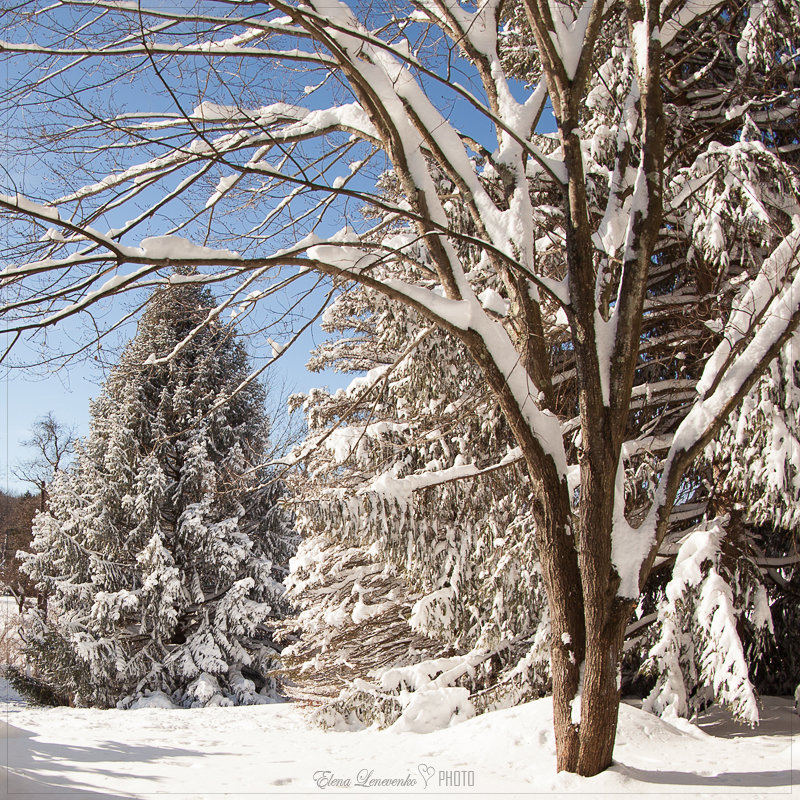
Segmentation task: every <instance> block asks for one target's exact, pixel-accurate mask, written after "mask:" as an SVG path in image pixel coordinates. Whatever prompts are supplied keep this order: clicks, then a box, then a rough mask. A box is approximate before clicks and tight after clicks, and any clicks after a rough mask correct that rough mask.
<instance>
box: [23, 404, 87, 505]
mask: <svg viewBox="0 0 800 800" xmlns="http://www.w3.org/2000/svg"><path fill="white" fill-rule="evenodd" d="M21 444H22V445H23V446H24V447H28V448H30V449H32V450H33V451H34V453H35V455H34V456H33V457H32V458H29V459H27V460H26V461H22V462H20V464H19V465H18V466H17V467H16V469H15V470H14V475H15V476H16V478H18V479H19V480H21V481H24V482H25V483H31V484H33V485H34V486H35V487H36V489H37V491H38V492H39V495H40V501H39V509H40V510H41V511H44V508H45V504H46V502H47V486H48V484H49V483H50V481H52V480H53V476H54V475H55V474H56V473H57V472H58V471H59V469H62V468H63V466H64V464H65V462H66V461H67V459H68V458H69V457H70V456H71V455H72V452H73V449H74V447H75V428H74V427H72V426H69V425H64V424H63V423H61V422H59V421H58V420H57V419H56V418H55V417H54V416H53V412H52V411H49V412H48V413H47V414H45V415H44V416H43V417H40V418H39V419H37V420H36V421H35V422H34V423H33V425H32V426H31V435H30V438H28V439H25V440H24V441H23V442H21Z"/></svg>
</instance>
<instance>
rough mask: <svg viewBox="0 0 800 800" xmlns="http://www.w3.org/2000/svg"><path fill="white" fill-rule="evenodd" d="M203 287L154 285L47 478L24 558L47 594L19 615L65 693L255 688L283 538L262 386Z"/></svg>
mask: <svg viewBox="0 0 800 800" xmlns="http://www.w3.org/2000/svg"><path fill="white" fill-rule="evenodd" d="M212 307H213V301H212V298H211V296H210V294H208V293H207V292H206V291H202V290H199V289H197V288H194V287H170V288H167V289H163V290H159V291H157V292H156V293H155V294H154V295H153V297H152V298H151V300H150V302H149V304H148V307H147V310H146V312H145V314H144V316H143V318H142V320H141V322H140V324H139V329H138V333H137V335H136V337H135V338H134V339H133V340H132V341H131V342H130V344H129V345H128V347H127V349H126V350H125V352H124V353H123V355H122V357H121V359H120V361H119V363H118V364H117V366H116V367H115V368H114V369H113V370H112V371H111V374H110V375H109V378H108V380H107V382H106V384H105V386H104V387H103V390H102V393H101V395H100V397H99V398H98V399H97V400H95V401H94V403H93V405H92V409H91V433H90V435H89V436H88V438H87V439H86V440H85V441H83V442H82V443H81V444H80V445H79V447H78V451H77V457H76V459H75V464H74V467H73V468H72V469H71V470H69V471H68V472H67V473H62V474H60V475H59V476H58V477H57V479H56V480H55V481H54V482H53V484H52V486H51V488H50V502H49V506H48V509H47V512H46V513H43V514H40V515H39V516H38V517H37V518H36V521H35V523H34V540H33V545H32V550H33V552H32V553H31V554H29V555H28V556H27V559H26V563H25V565H24V569H25V571H26V572H27V573H28V574H29V575H30V576H31V578H32V579H33V580H35V581H36V582H37V584H38V585H39V587H40V588H41V591H42V592H43V593H44V594H45V595H46V596H47V611H46V613H41V612H34V613H32V614H30V615H29V616H28V618H27V619H26V622H25V636H26V639H27V642H28V644H27V656H28V658H29V659H30V661H31V663H32V665H33V667H34V669H35V671H36V673H37V674H38V676H39V678H40V679H41V680H42V681H44V682H45V683H46V684H48V685H49V686H50V687H51V688H52V689H53V691H54V692H55V693H56V694H57V695H58V696H61V697H62V698H64V699H67V700H68V701H69V702H71V703H75V704H77V705H100V706H113V705H117V704H120V705H122V706H127V705H129V704H131V703H133V702H134V701H135V700H136V699H137V697H140V696H142V695H143V694H147V693H150V692H155V691H163V692H166V693H168V694H170V695H171V697H172V698H173V700H175V701H176V702H178V703H181V704H183V705H187V706H188V705H208V704H230V703H257V702H264V701H266V700H267V699H268V698H269V697H271V696H272V694H271V692H272V690H273V689H274V681H273V679H272V678H271V677H270V675H269V673H270V670H271V668H272V667H273V666H274V663H273V662H274V656H275V655H276V651H275V649H274V648H273V646H272V642H271V640H270V633H269V622H270V620H273V619H274V618H275V617H276V616H279V615H280V614H281V612H282V611H283V610H284V607H285V600H284V598H283V596H282V595H283V588H282V586H281V584H280V582H279V581H280V578H281V565H284V566H285V564H286V562H287V561H288V557H289V555H290V550H291V546H292V538H291V535H290V531H289V526H288V524H287V516H286V514H285V513H284V512H283V511H282V510H281V509H279V508H278V506H277V505H276V500H277V498H278V494H279V490H278V488H277V487H276V485H275V484H274V483H270V481H269V478H270V476H269V474H267V473H266V472H265V470H264V469H263V468H262V467H260V465H261V464H263V463H264V461H265V460H266V457H267V451H268V447H269V442H268V438H267V437H268V433H269V420H268V419H267V417H266V414H265V410H264V400H265V393H264V389H263V388H262V387H261V386H260V385H259V384H257V383H250V384H248V385H246V386H244V387H243V388H240V389H239V390H238V391H236V392H234V390H236V389H237V387H239V386H240V384H241V383H242V381H243V380H244V379H245V378H246V376H247V375H248V362H247V357H246V354H245V352H244V349H243V348H242V346H241V345H240V344H239V343H238V342H237V341H236V339H235V338H234V336H233V333H232V331H231V329H230V328H228V327H226V326H224V325H222V324H220V323H219V322H217V321H216V320H212V321H211V322H209V323H208V324H207V325H206V326H205V327H203V328H202V330H200V332H199V333H197V334H196V335H195V336H194V337H193V338H192V339H190V340H189V341H188V342H186V343H185V345H184V346H180V347H179V344H180V343H181V342H183V340H184V338H185V337H186V335H187V334H188V333H189V331H190V330H192V329H193V328H195V327H196V326H197V325H198V324H199V323H200V321H201V320H203V319H205V318H206V315H207V313H208V311H209V309H210V308H212Z"/></svg>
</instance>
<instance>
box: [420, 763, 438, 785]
mask: <svg viewBox="0 0 800 800" xmlns="http://www.w3.org/2000/svg"><path fill="white" fill-rule="evenodd" d="M417 770H418V771H419V774H420V775H422V780H424V781H425V788H426V789H427V788H428V781H429V780H430V779H431V778H432V777H433V775H434V773H435V772H436V770H435V769H434V768H433V767H431V766H430V765H428V764H420V765H419V766H418V767H417Z"/></svg>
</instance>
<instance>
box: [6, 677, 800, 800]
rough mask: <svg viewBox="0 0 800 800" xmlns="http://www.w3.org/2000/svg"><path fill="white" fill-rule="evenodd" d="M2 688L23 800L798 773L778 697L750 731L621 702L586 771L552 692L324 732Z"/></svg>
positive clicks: (690, 787) (782, 782)
mask: <svg viewBox="0 0 800 800" xmlns="http://www.w3.org/2000/svg"><path fill="white" fill-rule="evenodd" d="M2 697H3V704H2V708H3V709H4V712H5V713H4V715H3V719H5V720H6V721H7V728H6V730H5V731H4V732H5V742H6V750H5V754H6V758H5V759H4V763H6V764H7V767H8V769H7V778H6V777H5V776H4V777H3V779H2V782H1V783H0V795H2V791H3V790H5V791H7V792H8V796H9V797H12V798H14V797H19V798H20V800H22V798H25V800H31V798H37V797H41V798H48V800H51V799H53V798H62V797H63V798H68V797H81V798H132V797H133V798H154V799H155V798H162V797H167V798H172V799H174V800H179V798H187V800H188V798H206V797H208V798H213V797H217V796H221V795H224V796H228V797H242V798H245V797H250V798H252V797H269V796H270V795H274V794H278V793H290V794H293V795H294V796H307V797H320V798H321V797H325V796H327V795H331V794H339V795H344V794H346V795H349V796H362V795H370V794H372V795H383V796H394V795H397V796H402V795H404V794H408V793H414V794H422V795H439V796H442V795H450V796H453V797H457V796H459V795H464V794H481V795H486V794H493V793H506V794H507V795H508V794H511V795H518V796H523V795H531V794H547V795H553V796H558V795H565V796H566V795H573V794H584V795H589V796H611V797H614V796H620V797H621V796H623V795H625V796H626V797H636V796H637V795H639V794H658V795H660V796H662V797H664V796H666V797H670V796H673V795H674V796H679V795H680V796H682V797H686V796H687V795H688V796H703V795H717V796H725V797H737V798H745V797H746V798H756V797H774V796H781V795H783V796H785V795H787V794H791V793H792V792H793V785H794V784H795V783H798V782H799V781H800V744H798V743H795V745H794V747H793V745H792V730H793V727H796V721H797V720H798V717H797V716H796V715H795V714H794V713H793V712H792V701H791V700H790V699H788V698H765V700H764V708H763V722H762V725H761V727H760V728H759V729H756V730H754V731H751V730H750V729H747V728H740V727H738V726H735V725H732V724H731V723H730V722H729V721H727V719H726V718H725V717H724V716H723V715H721V714H714V713H712V714H708V715H706V717H705V718H703V719H702V720H700V727H694V726H691V725H689V724H688V723H686V724H685V726H684V728H683V729H681V730H679V729H677V728H675V727H672V726H671V725H668V724H666V723H665V722H663V721H661V720H660V719H657V718H656V717H653V716H651V715H649V714H645V713H643V712H641V711H639V710H638V709H636V708H634V707H632V706H629V705H623V707H622V710H621V714H620V729H619V733H618V735H617V749H616V753H615V755H616V760H617V761H616V763H615V764H614V766H613V767H612V768H611V769H610V770H608V771H607V772H605V773H604V774H602V775H600V776H598V777H596V778H591V779H583V778H578V777H575V776H572V775H557V774H556V773H555V769H554V763H555V758H554V748H553V736H552V732H551V721H550V713H551V708H550V702H549V700H539V701H536V702H533V703H529V704H527V705H524V706H520V707H517V708H513V709H508V710H505V711H498V712H494V713H491V714H486V715H484V716H482V717H478V718H475V719H471V720H467V721H465V722H462V723H461V724H459V725H456V726H454V727H452V728H447V729H444V730H440V731H437V732H434V733H428V734H416V733H395V732H392V731H381V732H376V731H363V732H359V733H334V732H330V733H327V732H323V731H321V730H319V729H316V728H313V727H311V726H310V725H309V724H308V723H307V722H306V721H305V719H304V717H303V711H302V708H301V707H299V706H297V705H290V704H285V705H280V704H279V705H270V706H256V707H245V708H242V707H239V708H206V709H194V710H177V709H160V708H143V709H138V710H135V711H98V710H90V709H69V708H33V707H27V706H25V704H24V703H22V702H21V701H20V700H19V698H18V697H16V696H15V694H14V692H13V690H10V689H9V688H8V686H7V685H4V686H3V687H2ZM793 750H794V752H793ZM793 755H794V759H793ZM795 765H796V766H795ZM793 767H794V768H793ZM6 780H7V784H6ZM384 781H389V782H394V784H395V785H392V783H388V784H384V785H381V783H380V782H384ZM348 782H349V786H348ZM375 782H378V783H375Z"/></svg>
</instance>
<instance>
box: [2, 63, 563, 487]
mask: <svg viewBox="0 0 800 800" xmlns="http://www.w3.org/2000/svg"><path fill="white" fill-rule="evenodd" d="M22 63H24V62H22ZM432 63H435V61H434V62H432ZM445 63H446V64H447V65H448V66H449V67H450V68H453V69H454V70H455V75H456V79H457V80H459V81H461V82H462V83H464V84H465V85H470V84H471V78H472V77H474V76H471V74H470V68H469V66H468V65H467V64H466V63H465V62H464V61H463V59H461V58H458V57H457V58H455V59H453V60H452V61H449V62H445V61H443V62H442V65H443V66H444V65H445ZM196 66H197V67H198V69H197V73H196V74H195V75H190V76H189V80H188V83H187V87H186V88H187V90H188V89H190V88H191V84H193V83H194V82H197V84H198V86H202V88H201V89H195V91H200V93H201V96H203V97H204V98H205V99H207V100H210V101H212V102H220V103H227V102H231V101H232V100H235V98H233V97H230V96H229V92H230V87H229V86H227V85H226V84H224V83H221V84H220V83H217V82H216V78H215V76H214V74H212V75H211V77H210V78H206V77H204V73H203V70H202V64H201V63H200V62H199V61H198V62H197V63H196ZM258 67H259V69H260V67H261V64H260V63H259V64H258ZM7 77H8V75H7ZM184 77H185V75H184ZM244 77H247V76H246V73H245V76H244ZM240 78H241V76H240ZM66 79H67V78H66V77H65V80H66ZM79 79H80V78H79ZM206 80H208V82H207V83H204V81H206ZM311 80H312V75H311V74H310V73H307V72H302V71H300V72H294V71H288V70H287V71H279V72H278V73H276V74H275V75H273V76H272V80H271V81H270V82H269V83H267V84H265V85H264V86H263V88H264V89H266V91H267V93H268V94H274V95H275V96H274V97H270V98H267V97H264V98H263V99H261V101H262V102H267V101H270V100H276V99H290V96H294V97H299V98H301V99H302V98H304V89H303V86H304V84H305V83H307V82H309V81H311ZM259 86H260V84H259ZM250 88H254V87H248V89H250ZM427 88H428V90H429V91H430V93H431V98H432V99H433V100H434V102H435V103H436V105H437V106H438V107H439V109H440V110H441V111H442V113H444V114H446V115H449V116H450V117H451V118H452V119H453V120H454V121H455V123H456V125H457V127H459V128H461V129H462V130H467V131H469V133H470V135H471V136H473V137H474V138H476V139H478V140H479V141H482V142H483V144H484V145H485V146H487V147H489V148H492V147H493V146H494V141H495V140H494V130H493V127H492V125H491V124H490V123H489V121H488V120H486V118H484V117H482V116H481V115H480V114H478V113H477V112H476V111H475V109H474V108H472V107H471V106H470V105H469V104H468V103H465V102H464V101H463V99H461V98H459V97H458V96H457V95H455V94H454V93H453V92H452V91H450V90H449V89H448V88H447V87H445V86H443V85H442V84H441V83H439V82H435V81H431V82H430V85H429V86H427ZM470 88H473V89H475V88H476V86H474V85H472V86H470ZM512 88H513V90H514V92H515V94H517V95H518V96H519V97H520V98H522V97H524V96H525V95H526V94H527V90H526V89H525V88H524V87H523V86H522V84H520V83H518V82H514V84H513V87H512ZM109 92H110V94H109V96H110V97H112V98H113V99H114V101H115V102H118V103H120V104H121V106H122V107H124V108H125V109H127V110H134V109H136V108H145V107H146V108H149V109H150V110H154V109H159V110H169V109H171V108H172V100H171V99H170V97H169V96H167V95H166V93H165V92H164V91H163V88H162V87H161V86H160V85H158V84H155V85H151V86H149V87H148V85H147V81H146V80H145V82H144V83H121V84H117V85H111V84H110V85H109ZM294 97H291V99H294ZM184 99H185V100H186V103H189V105H188V106H187V107H188V108H191V104H190V97H189V95H188V94H187V95H185V96H184ZM256 99H259V98H256ZM332 99H333V96H332V95H331V93H330V91H329V88H328V87H327V86H326V87H325V88H324V89H323V90H322V91H320V92H316V93H315V94H314V95H313V96H312V97H309V98H305V99H302V102H309V101H310V102H311V103H312V104H313V105H322V106H324V105H327V104H328V103H330V102H331V101H332ZM4 113H8V114H10V115H11V117H13V118H14V119H16V117H17V114H16V111H15V110H14V109H13V108H6V109H5V112H4ZM23 113H28V112H23ZM30 113H32V114H34V115H36V113H37V111H36V110H35V109H33V110H31V112H30ZM45 113H46V112H45ZM540 127H541V129H546V130H552V117H550V116H549V115H546V117H545V119H543V120H542V125H541V126H540ZM9 167H10V168H11V169H12V171H13V172H16V175H17V178H18V179H19V181H20V183H21V184H23V189H24V191H25V193H26V194H29V196H34V197H35V196H36V195H37V194H38V192H37V189H39V188H41V189H42V192H43V193H44V194H45V195H49V194H50V192H51V191H54V188H48V187H47V184H48V183H50V177H49V176H50V173H49V171H48V169H47V166H46V165H45V163H44V162H41V163H39V164H36V163H35V162H31V161H30V160H28V159H27V158H25V159H23V160H22V161H20V159H15V160H14V164H13V165H11V163H10V162H9ZM15 167H16V169H15ZM9 177H11V176H9ZM3 182H5V181H3ZM9 188H10V187H9ZM364 188H367V187H364ZM0 191H6V187H0ZM145 198H146V195H144V196H142V197H140V199H145ZM42 199H45V198H42ZM347 210H348V208H347V207H337V208H334V209H333V213H332V214H331V217H330V218H328V219H326V220H324V221H323V222H322V227H320V228H318V232H319V233H324V232H325V229H326V228H328V227H330V231H331V232H332V231H333V230H337V229H338V228H339V227H341V225H342V224H343V223H344V222H345V221H350V220H346V219H345V218H343V217H342V216H340V215H341V214H346V213H347ZM118 213H119V214H120V218H119V219H115V218H112V217H113V216H114V215H111V216H109V215H105V216H104V217H103V220H104V222H105V224H107V225H108V226H109V227H115V226H117V225H120V224H123V223H124V220H125V219H126V216H125V214H126V213H127V212H126V209H121V210H120V211H119V212H118ZM169 221H170V216H169V210H166V211H165V215H164V217H163V218H161V219H160V220H157V221H155V222H154V225H155V226H156V228H158V227H159V226H160V225H165V224H166V225H167V226H168V225H169ZM161 232H162V231H161V230H157V229H152V230H137V232H136V234H137V235H136V237H135V239H136V241H133V240H132V241H131V242H129V243H130V244H137V243H138V240H139V239H140V238H142V237H143V236H144V235H148V234H149V235H152V234H158V233H161ZM181 233H182V234H183V235H185V236H188V237H189V238H196V234H197V231H191V230H186V231H182V232H181ZM301 234H302V231H299V232H298V233H297V235H298V236H299V235H301ZM201 239H202V237H201ZM201 239H198V241H199V240H201ZM285 244H288V242H286V243H284V244H283V245H279V246H285ZM237 249H238V248H237ZM285 302H289V300H286V301H285ZM113 313H120V312H119V310H118V308H117V309H114V312H113ZM134 333H135V327H134V326H133V325H130V326H128V328H127V329H126V330H125V331H124V336H123V337H122V341H124V340H126V339H128V338H130V337H131V336H133V334H134ZM89 334H90V332H87V331H84V332H83V333H79V332H77V329H71V328H69V327H67V328H62V329H60V330H59V329H56V330H55V331H53V332H51V333H49V334H48V336H49V337H50V342H51V344H53V345H55V346H59V345H60V344H62V343H64V342H70V340H76V339H77V340H81V336H84V337H85V336H89ZM271 335H272V336H273V338H275V339H277V340H278V341H279V342H285V341H286V339H287V338H288V330H284V331H283V336H280V335H275V334H271ZM325 337H326V334H324V333H323V332H322V331H321V330H320V329H319V327H318V325H315V326H314V327H313V328H312V329H311V330H309V331H308V332H307V333H306V334H305V335H304V336H303V337H302V339H301V340H300V341H298V342H297V343H296V344H295V345H294V346H293V347H292V348H291V350H290V351H288V352H287V353H286V354H285V355H284V356H282V357H281V359H280V360H279V361H278V362H277V364H276V365H275V366H274V367H273V368H272V370H273V382H274V383H275V384H278V385H281V384H284V383H285V384H287V386H288V387H289V388H290V389H291V390H293V391H307V390H308V389H310V388H311V387H315V386H326V385H327V386H329V387H330V388H337V387H338V386H342V385H346V384H347V383H348V382H349V381H350V379H351V376H342V375H338V374H333V373H327V374H322V375H318V374H312V373H309V372H307V371H306V369H305V363H306V360H307V358H308V352H309V350H310V349H311V347H312V346H313V344H314V342H315V341H316V342H319V341H321V340H322V339H324V338H325ZM259 340H260V344H259V346H260V347H264V344H263V341H264V340H263V337H259ZM262 352H263V351H262ZM25 355H26V354H23V358H24V357H25ZM256 355H257V354H256ZM34 360H35V359H34ZM104 360H106V361H107V363H113V361H114V358H113V355H105V356H104ZM262 363H263V362H262ZM256 366H260V364H258V363H256ZM103 377H104V373H103V370H102V369H101V368H99V367H98V366H97V365H96V364H95V362H94V361H93V360H92V359H91V358H89V359H78V360H75V361H73V362H72V363H71V364H69V365H66V366H62V367H60V368H56V367H55V366H53V367H50V368H49V369H46V368H39V369H36V370H31V369H15V370H11V371H10V372H7V373H5V374H4V373H2V372H0V380H2V382H3V384H4V385H3V386H2V389H0V480H2V481H3V484H2V485H3V486H4V487H5V488H6V489H11V490H14V491H19V490H22V489H24V488H25V487H24V486H23V485H21V484H19V483H18V482H17V481H16V480H15V478H14V477H13V475H12V474H11V473H12V470H13V468H14V466H15V464H17V463H18V462H19V461H20V460H21V459H24V458H26V457H29V454H28V453H27V451H26V450H25V449H24V448H21V447H20V442H21V441H22V440H23V439H25V438H26V437H27V436H28V435H29V431H30V426H31V425H32V424H33V423H34V421H35V420H36V419H37V418H39V417H41V416H43V415H44V414H47V413H48V412H51V411H52V412H53V414H54V415H55V417H56V418H57V419H58V420H59V421H61V422H62V423H64V424H66V425H71V426H74V427H75V428H76V429H77V431H78V433H79V435H85V434H86V433H87V432H88V414H89V401H90V399H91V398H92V397H95V396H96V395H97V394H98V393H99V391H100V386H101V384H102V381H103Z"/></svg>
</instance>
